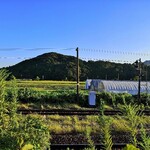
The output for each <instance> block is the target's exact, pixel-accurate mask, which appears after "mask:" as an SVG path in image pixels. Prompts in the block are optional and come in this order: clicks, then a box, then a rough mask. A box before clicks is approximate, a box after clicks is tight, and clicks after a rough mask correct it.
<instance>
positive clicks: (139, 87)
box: [138, 58, 142, 104]
mask: <svg viewBox="0 0 150 150" xmlns="http://www.w3.org/2000/svg"><path fill="white" fill-rule="evenodd" d="M138 68H139V83H138V101H139V104H140V103H141V94H140V93H141V76H142V68H141V58H140V59H139V63H138Z"/></svg>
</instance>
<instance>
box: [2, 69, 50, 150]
mask: <svg viewBox="0 0 150 150" xmlns="http://www.w3.org/2000/svg"><path fill="white" fill-rule="evenodd" d="M7 76H8V73H7V71H5V70H0V87H1V88H0V149H2V150H17V149H25V147H26V149H27V147H28V146H29V145H30V144H31V145H32V146H33V150H44V149H45V150H46V149H47V148H48V147H49V139H50V134H49V130H48V128H47V127H46V126H45V125H44V124H43V123H42V122H43V121H42V120H40V119H39V118H36V117H33V116H28V115H27V116H22V115H18V114H17V98H18V89H17V86H16V80H15V78H13V79H12V80H11V81H10V88H9V90H8V91H6V90H5V87H6V82H5V80H6V78H7ZM25 145H27V146H25ZM28 149H29V147H28ZM30 149H31V147H30Z"/></svg>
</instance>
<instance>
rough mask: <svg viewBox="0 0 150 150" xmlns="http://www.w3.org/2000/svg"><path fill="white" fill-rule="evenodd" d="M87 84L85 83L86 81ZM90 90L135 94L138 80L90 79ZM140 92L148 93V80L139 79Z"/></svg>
mask: <svg viewBox="0 0 150 150" xmlns="http://www.w3.org/2000/svg"><path fill="white" fill-rule="evenodd" d="M86 84H87V83H86ZM88 87H89V88H87V89H89V90H91V91H100V92H102V91H106V92H113V93H130V94H132V95H136V94H137V93H138V81H116V80H114V81H113V80H100V79H91V82H90V86H88ZM140 91H141V93H143V92H145V93H146V92H147V93H150V82H145V81H141V89H140Z"/></svg>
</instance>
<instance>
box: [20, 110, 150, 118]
mask: <svg viewBox="0 0 150 150" xmlns="http://www.w3.org/2000/svg"><path fill="white" fill-rule="evenodd" d="M142 112H143V114H144V115H147V116H150V111H149V110H144V111H142ZM18 113H21V114H23V115H27V114H33V113H35V114H40V115H56V114H57V115H81V116H84V115H100V114H101V112H100V111H99V110H95V109H94V110H91V109H90V110H66V109H47V110H46V109H45V110H38V109H26V110H25V109H19V110H18ZM104 114H105V115H110V116H112V115H123V113H122V112H121V111H120V110H105V111H104Z"/></svg>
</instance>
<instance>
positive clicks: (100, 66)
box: [6, 52, 137, 80]
mask: <svg viewBox="0 0 150 150" xmlns="http://www.w3.org/2000/svg"><path fill="white" fill-rule="evenodd" d="M79 64H80V80H86V79H87V78H92V79H109V80H117V79H118V78H119V79H120V80H134V79H135V77H136V76H137V72H136V69H135V67H134V66H133V65H131V64H119V63H112V62H104V61H88V62H86V61H83V60H79ZM6 69H7V70H9V71H10V72H12V74H13V75H14V76H15V77H16V78H19V79H36V78H37V77H39V78H40V79H46V80H76V57H73V56H66V55H62V54H58V53H54V52H52V53H45V54H43V55H40V56H37V57H35V58H32V59H29V60H25V61H22V62H20V63H18V64H16V65H14V66H11V67H7V68H6Z"/></svg>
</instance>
